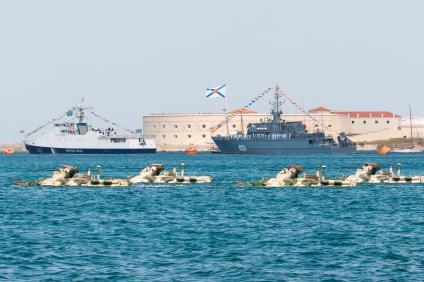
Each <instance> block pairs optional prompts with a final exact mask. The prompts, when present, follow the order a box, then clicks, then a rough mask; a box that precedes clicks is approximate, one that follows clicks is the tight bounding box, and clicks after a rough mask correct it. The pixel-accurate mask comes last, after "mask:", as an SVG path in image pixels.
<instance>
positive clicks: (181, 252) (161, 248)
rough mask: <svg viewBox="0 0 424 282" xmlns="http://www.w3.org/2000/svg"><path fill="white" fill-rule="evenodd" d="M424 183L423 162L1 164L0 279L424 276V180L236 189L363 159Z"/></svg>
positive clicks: (132, 159)
mask: <svg viewBox="0 0 424 282" xmlns="http://www.w3.org/2000/svg"><path fill="white" fill-rule="evenodd" d="M181 161H184V163H185V168H186V174H187V175H190V174H193V175H211V176H213V177H214V182H213V183H211V184H193V185H165V184H161V185H152V186H143V185H140V186H133V187H129V188H113V187H108V188H77V187H75V188H73V187H72V188H71V187H17V186H14V185H13V183H14V181H16V180H32V179H37V178H41V177H49V176H50V175H51V173H52V171H53V170H55V169H56V168H57V167H58V166H60V165H63V164H68V165H77V166H79V167H81V169H82V170H85V169H86V168H87V166H88V165H91V166H96V165H98V164H99V165H101V166H102V169H101V175H102V177H107V176H114V177H126V176H130V175H136V174H137V173H138V172H139V170H140V169H141V168H143V167H145V166H147V165H149V164H151V163H162V164H165V165H166V166H167V168H168V169H172V165H173V164H177V165H179V164H180V163H181ZM371 161H372V162H378V163H380V164H381V166H382V167H383V168H386V169H388V167H389V165H390V163H391V162H393V163H394V164H396V163H397V162H400V163H401V164H402V168H401V169H402V174H403V175H420V174H421V175H424V155H423V154H405V155H400V154H399V155H394V154H393V155H386V156H379V155H377V154H370V153H369V154H355V155H348V156H290V157H287V156H240V155H221V154H206V153H205V154H203V153H202V154H198V155H191V156H188V155H184V154H180V153H158V154H152V155H127V156H122V155H98V156H90V155H68V156H65V155H29V154H15V155H12V156H0V279H1V280H7V281H19V280H26V281H28V280H30V281H31V280H34V281H40V280H43V281H44V280H52V281H54V280H60V281H73V280H75V281H95V280H97V281H150V280H165V281H168V280H174V281H204V280H206V281H252V280H255V281H258V280H260V281H275V280H283V281H285V280H287V281H318V280H330V281H331V280H333V281H337V280H344V281H346V280H347V281H369V280H377V281H378V280H380V281H385V280H393V281H397V280H401V281H402V280H403V281H424V185H422V184H398V185H394V184H393V185H392V184H390V185H367V184H365V185H360V186H358V187H355V188H328V187H327V188H253V187H243V188H240V187H236V186H235V182H236V181H238V180H243V181H253V180H257V179H260V178H262V177H273V176H274V175H275V174H276V172H277V171H278V170H279V169H281V168H282V167H284V166H287V165H295V164H296V165H302V166H304V167H305V170H306V171H309V172H310V173H313V172H314V171H315V168H316V167H317V166H319V165H321V164H323V162H325V164H326V166H327V175H328V177H340V176H343V175H349V174H353V173H354V171H355V169H356V168H357V167H359V166H360V165H361V164H362V163H364V162H371Z"/></svg>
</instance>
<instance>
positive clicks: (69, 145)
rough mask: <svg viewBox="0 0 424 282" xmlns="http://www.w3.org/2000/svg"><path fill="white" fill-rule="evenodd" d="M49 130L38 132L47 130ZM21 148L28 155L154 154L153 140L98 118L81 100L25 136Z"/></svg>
mask: <svg viewBox="0 0 424 282" xmlns="http://www.w3.org/2000/svg"><path fill="white" fill-rule="evenodd" d="M91 118H95V119H99V120H102V121H103V122H104V123H105V124H106V125H107V127H106V128H99V127H95V126H94V125H93V124H92V123H91V122H89V121H90V120H91ZM51 126H53V128H52V130H50V131H47V132H42V131H43V130H44V129H46V128H47V127H51ZM24 144H25V147H26V149H27V150H28V151H29V152H30V153H32V154H141V153H155V152H156V145H155V141H154V140H153V139H148V138H144V137H143V135H142V134H141V132H134V131H132V130H129V129H125V128H123V127H121V126H119V125H117V124H116V123H114V122H111V121H109V120H107V119H105V118H102V117H101V116H99V115H98V114H96V113H94V112H93V111H92V108H91V107H86V106H84V100H83V99H82V100H81V103H80V104H78V105H77V106H74V107H72V108H71V109H70V110H68V111H67V112H66V113H64V114H63V115H62V116H61V117H59V118H56V119H53V120H51V121H49V122H47V123H46V124H45V125H43V126H40V127H39V128H37V129H35V130H33V131H32V132H30V133H29V134H27V135H26V136H25V140H24Z"/></svg>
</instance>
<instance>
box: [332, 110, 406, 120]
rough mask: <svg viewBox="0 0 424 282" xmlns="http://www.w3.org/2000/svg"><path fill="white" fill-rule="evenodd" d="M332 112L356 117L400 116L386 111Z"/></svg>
mask: <svg viewBox="0 0 424 282" xmlns="http://www.w3.org/2000/svg"><path fill="white" fill-rule="evenodd" d="M333 113H334V114H339V115H345V116H348V117H352V118H355V117H358V118H367V117H370V118H377V117H400V115H397V114H394V113H391V112H387V111H370V112H333Z"/></svg>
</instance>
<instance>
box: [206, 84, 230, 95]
mask: <svg viewBox="0 0 424 282" xmlns="http://www.w3.org/2000/svg"><path fill="white" fill-rule="evenodd" d="M226 86H227V85H225V84H224V85H222V86H219V87H213V88H207V89H206V98H217V97H222V98H225V87H226Z"/></svg>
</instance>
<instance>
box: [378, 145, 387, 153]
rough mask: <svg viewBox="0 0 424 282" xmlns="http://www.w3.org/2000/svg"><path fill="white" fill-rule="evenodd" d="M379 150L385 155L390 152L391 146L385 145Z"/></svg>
mask: <svg viewBox="0 0 424 282" xmlns="http://www.w3.org/2000/svg"><path fill="white" fill-rule="evenodd" d="M377 152H378V153H379V154H380V155H385V154H387V153H388V152H390V148H389V147H387V146H386V145H384V146H382V147H380V148H378V149H377Z"/></svg>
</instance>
